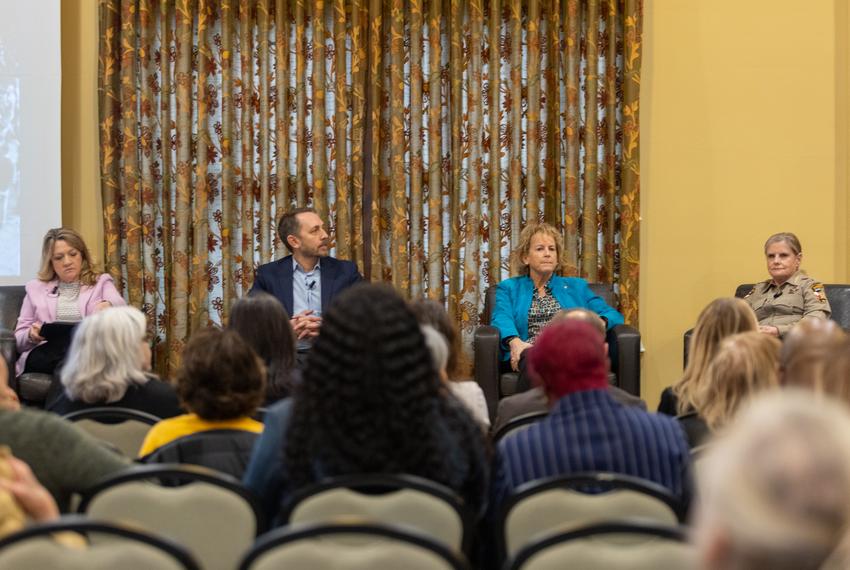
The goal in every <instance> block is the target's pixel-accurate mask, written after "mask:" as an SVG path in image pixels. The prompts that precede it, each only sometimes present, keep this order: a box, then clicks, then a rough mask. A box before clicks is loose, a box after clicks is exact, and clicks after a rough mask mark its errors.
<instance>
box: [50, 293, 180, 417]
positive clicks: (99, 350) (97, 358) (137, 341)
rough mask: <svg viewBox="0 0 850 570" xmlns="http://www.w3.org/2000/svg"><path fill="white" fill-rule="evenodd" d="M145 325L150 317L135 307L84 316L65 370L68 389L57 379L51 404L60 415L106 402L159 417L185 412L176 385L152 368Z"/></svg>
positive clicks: (63, 378)
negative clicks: (153, 373) (158, 374)
mask: <svg viewBox="0 0 850 570" xmlns="http://www.w3.org/2000/svg"><path fill="white" fill-rule="evenodd" d="M145 326H146V322H145V316H144V315H143V314H142V312H141V311H139V310H138V309H136V308H135V307H114V308H109V309H106V310H103V311H101V312H99V313H95V314H93V315H91V316H89V317H86V318H85V319H83V322H82V323H80V325H79V328H78V329H77V331H76V333H75V334H74V339H73V340H72V341H71V348H70V350H69V351H68V358H67V359H66V361H65V364H64V366H63V367H62V369H61V372H60V379H61V384H62V387H64V390H62V391H61V392H60V390H59V389H58V385H57V383H56V382H54V386H53V387H51V394H50V395H48V400H47V402H48V404H47V409H48V410H50V411H52V412H56V413H57V414H60V415H65V414H68V413H70V412H74V411H77V410H82V409H86V408H94V407H100V406H112V407H120V408H132V409H135V410H140V411H143V412H148V413H150V414H153V415H155V416H157V417H159V418H170V417H173V416H176V415H179V414H181V413H182V410H181V409H180V404H179V402H178V399H177V394H176V393H175V391H174V388H172V387H171V386H170V385H169V384H167V383H165V382H162V381H160V380H159V379H158V378H157V377H156V376H153V375H151V374H149V373H148V371H149V370H150V367H151V350H150V346H149V345H148V343H147V340H146V339H145ZM56 392H60V393H58V394H56Z"/></svg>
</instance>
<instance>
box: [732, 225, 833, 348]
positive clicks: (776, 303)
mask: <svg viewBox="0 0 850 570" xmlns="http://www.w3.org/2000/svg"><path fill="white" fill-rule="evenodd" d="M764 256H765V258H766V259H767V272H768V273H769V274H770V279H767V280H765V281H762V282H761V283H756V285H755V286H754V287H753V288H752V289H751V290H750V292H749V293H747V296H746V297H745V298H744V300H745V301H746V302H747V303H749V305H750V307H752V308H753V311H755V313H756V318H757V319H758V322H759V331H761V332H763V333H767V334H770V335H773V336H777V337H779V338H784V337H785V335H786V334H787V333H788V331H790V330H791V327H793V326H794V325H795V324H797V323H799V322H800V321H801V320H810V319H828V318H829V315H830V314H831V313H832V310H831V309H830V307H829V301H828V300H827V299H826V293H825V292H824V288H823V283H820V282H819V281H816V280H815V279H812V278H811V277H809V276H808V275H806V274H805V273H804V272H802V271H800V262H801V261H802V260H803V248H802V246H801V245H800V240H798V239H797V236H795V235H794V234H792V233H790V232H782V233H778V234H773V235H772V236H770V237H769V238H767V241H766V242H765V243H764Z"/></svg>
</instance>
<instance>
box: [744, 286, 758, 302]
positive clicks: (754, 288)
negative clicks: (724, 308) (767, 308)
mask: <svg viewBox="0 0 850 570" xmlns="http://www.w3.org/2000/svg"><path fill="white" fill-rule="evenodd" d="M756 287H758V285H753V288H752V289H750V292H749V293H747V294H746V295H744V299H746V298H747V297H749V296H750V295H752V294H753V293H755V292H756Z"/></svg>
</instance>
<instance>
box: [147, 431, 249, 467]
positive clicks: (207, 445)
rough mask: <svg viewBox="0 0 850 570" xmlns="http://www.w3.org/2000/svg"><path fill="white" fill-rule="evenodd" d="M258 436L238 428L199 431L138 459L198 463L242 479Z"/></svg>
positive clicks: (154, 461)
mask: <svg viewBox="0 0 850 570" xmlns="http://www.w3.org/2000/svg"><path fill="white" fill-rule="evenodd" d="M259 435H260V434H258V433H254V432H251V431H245V430H241V429H213V430H208V431H201V432H197V433H193V434H191V435H187V436H183V437H181V438H178V439H175V440H174V441H172V442H171V443H167V444H166V445H163V446H162V447H160V448H159V449H157V450H156V451H154V452H153V453H151V454H149V455H147V456H145V457H143V458H142V462H143V463H189V464H191V465H202V466H204V467H209V468H210V469H215V470H216V471H221V472H222V473H227V474H228V475H232V476H234V477H236V478H237V479H242V475H243V473H244V472H245V467H247V465H248V460H249V459H251V450H252V449H253V448H254V442H256V441H257V438H258V437H259Z"/></svg>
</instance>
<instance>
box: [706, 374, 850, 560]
mask: <svg viewBox="0 0 850 570" xmlns="http://www.w3.org/2000/svg"><path fill="white" fill-rule="evenodd" d="M699 467H700V469H699V471H700V477H699V478H698V483H699V496H700V506H699V511H698V514H697V517H696V524H695V532H694V535H695V540H696V543H697V545H698V547H699V550H700V552H701V555H702V558H703V560H702V562H703V567H709V568H710V567H716V568H719V567H723V568H771V570H785V569H788V570H791V569H794V570H798V569H802V568H811V569H815V568H830V567H836V568H846V567H847V566H846V559H844V560H843V561H842V560H839V558H841V557H842V556H843V555H844V554H846V552H845V550H844V547H845V546H846V544H842V543H843V542H844V541H846V538H847V529H848V525H850V416H848V413H847V410H846V409H845V408H844V407H843V406H840V405H838V404H836V403H835V402H830V401H823V400H819V399H818V398H817V397H816V396H815V395H814V394H812V393H811V392H807V391H803V390H777V391H775V392H773V393H771V394H764V395H762V396H759V397H758V398H755V399H753V401H752V402H751V403H749V404H747V405H745V406H744V408H743V409H742V410H741V412H740V413H739V414H738V416H737V417H736V418H735V419H734V420H733V421H732V422H731V424H729V425H728V426H727V427H726V428H725V429H724V430H722V432H721V434H720V435H719V436H718V437H717V438H716V439H715V440H714V442H713V443H712V445H711V446H710V447H709V448H708V449H707V451H706V453H705V455H704V456H703V458H702V459H701V460H700V466H699ZM721 537H722V541H721V540H718V539H719V538H721ZM718 544H723V545H724V550H725V552H724V553H723V555H721V556H718V553H717V551H716V549H715V547H716V546H717V545H718ZM712 551H713V552H712ZM711 554H713V555H714V556H715V557H716V558H718V559H715V560H711ZM709 561H711V562H713V563H714V564H713V565H710V564H707V563H706V562H709ZM833 564H834V565H835V566H833Z"/></svg>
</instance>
